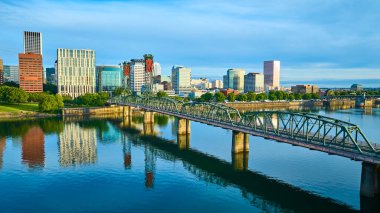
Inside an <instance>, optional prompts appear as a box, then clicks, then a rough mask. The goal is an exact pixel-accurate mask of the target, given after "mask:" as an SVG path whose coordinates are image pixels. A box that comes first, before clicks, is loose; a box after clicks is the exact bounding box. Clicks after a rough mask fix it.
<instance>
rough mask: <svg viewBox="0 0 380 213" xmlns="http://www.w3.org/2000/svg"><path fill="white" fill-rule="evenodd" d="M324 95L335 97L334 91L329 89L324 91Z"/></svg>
mask: <svg viewBox="0 0 380 213" xmlns="http://www.w3.org/2000/svg"><path fill="white" fill-rule="evenodd" d="M325 95H326V96H334V95H335V92H334V90H331V89H329V90H327V91H326V94H325Z"/></svg>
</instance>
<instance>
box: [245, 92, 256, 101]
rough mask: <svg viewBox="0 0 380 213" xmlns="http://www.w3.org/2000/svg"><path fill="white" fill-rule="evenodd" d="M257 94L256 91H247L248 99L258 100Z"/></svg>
mask: <svg viewBox="0 0 380 213" xmlns="http://www.w3.org/2000/svg"><path fill="white" fill-rule="evenodd" d="M256 97H257V94H256V93H254V92H248V93H247V101H256Z"/></svg>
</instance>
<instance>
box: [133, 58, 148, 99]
mask: <svg viewBox="0 0 380 213" xmlns="http://www.w3.org/2000/svg"><path fill="white" fill-rule="evenodd" d="M130 77H131V79H130V84H131V85H130V87H131V90H132V91H134V92H141V87H142V86H143V85H144V84H145V61H144V59H132V60H131V64H130Z"/></svg>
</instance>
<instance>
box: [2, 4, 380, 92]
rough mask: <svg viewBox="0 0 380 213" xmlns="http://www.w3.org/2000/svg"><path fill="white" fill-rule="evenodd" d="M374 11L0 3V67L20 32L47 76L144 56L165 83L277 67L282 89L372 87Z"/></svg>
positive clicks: (377, 15)
mask: <svg viewBox="0 0 380 213" xmlns="http://www.w3.org/2000/svg"><path fill="white" fill-rule="evenodd" d="M379 11H380V1H379V0H360V1H358V0H286V1H283V0H263V1H261V0H260V1H259V0H230V1H225V0H215V1H214V0H211V1H207V0H184V1H181V0H177V1H174V0H168V1H164V0H161V1H160V0H155V1H153V0H151V1H149V0H148V1H137V0H133V1H105V0H96V1H89V0H75V1H74V0H59V1H47V0H30V1H29V0H23V1H14V0H0V29H1V32H0V58H3V59H4V64H9V65H17V64H18V55H17V54H18V53H20V52H22V51H23V41H22V39H23V31H37V32H42V35H43V60H44V66H45V67H51V66H54V61H55V60H56V50H57V48H73V49H93V50H95V51H96V63H97V65H111V64H119V63H120V62H122V61H125V60H130V59H132V58H142V55H143V54H145V53H151V54H153V55H154V57H155V58H154V60H155V61H158V62H160V63H161V65H162V69H163V73H164V74H170V70H171V67H172V66H173V65H179V64H180V65H184V66H187V67H190V68H191V69H192V75H193V76H205V77H213V78H221V77H222V75H224V74H225V73H226V71H227V69H228V68H244V69H246V71H247V72H262V71H263V61H265V60H280V61H281V79H282V80H287V81H305V82H307V81H312V80H324V79H326V80H331V79H380V24H379V23H380V12H379ZM379 86H380V85H379Z"/></svg>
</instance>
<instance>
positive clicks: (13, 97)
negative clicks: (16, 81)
mask: <svg viewBox="0 0 380 213" xmlns="http://www.w3.org/2000/svg"><path fill="white" fill-rule="evenodd" d="M0 101H2V102H5V103H25V102H27V101H28V94H27V93H26V92H25V91H24V90H22V89H20V88H16V87H9V86H1V87H0Z"/></svg>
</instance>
